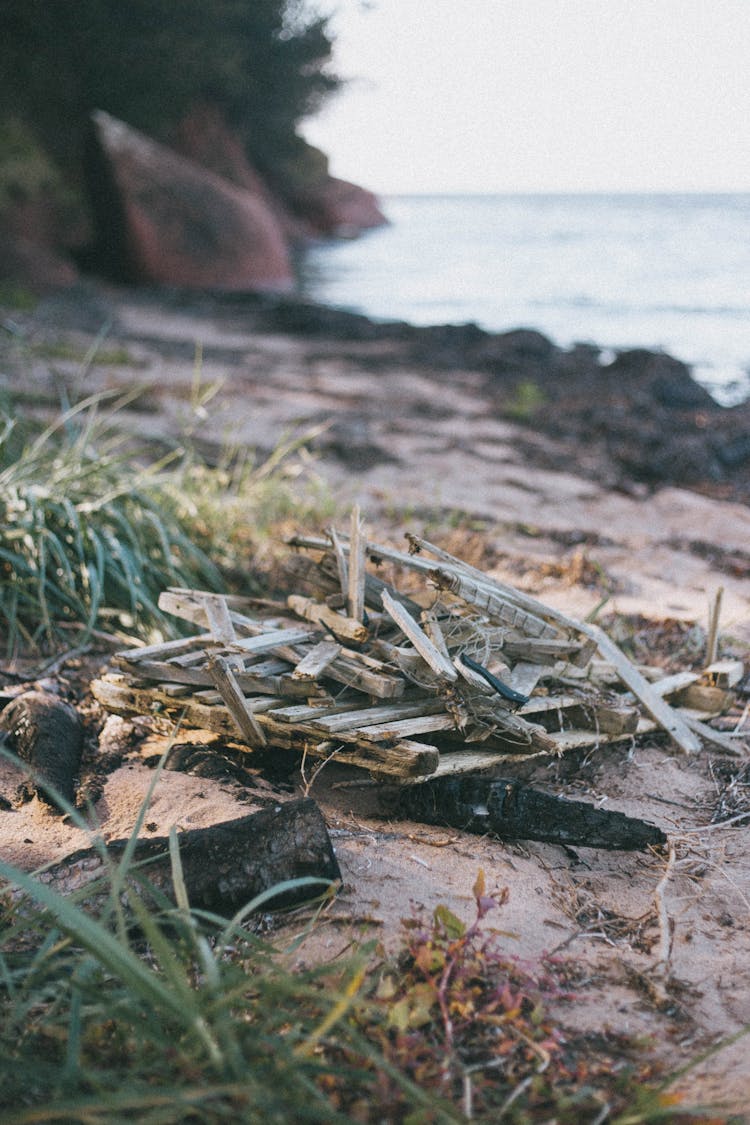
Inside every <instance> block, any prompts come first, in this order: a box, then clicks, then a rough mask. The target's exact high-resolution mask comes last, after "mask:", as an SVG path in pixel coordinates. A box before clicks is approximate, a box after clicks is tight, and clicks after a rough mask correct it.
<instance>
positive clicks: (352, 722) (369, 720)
mask: <svg viewBox="0 0 750 1125" xmlns="http://www.w3.org/2000/svg"><path fill="white" fill-rule="evenodd" d="M441 712H442V713H445V706H444V704H443V703H442V702H441V701H440V700H436V699H434V698H433V699H430V698H427V699H418V700H416V701H414V702H412V703H396V704H393V705H391V706H389V707H358V708H356V709H355V710H351V711H344V712H343V713H339V714H334V715H324V716H321V717H320V718H312V717H311V719H310V721H309V724H308V725H309V726H310V727H311V729H313V730H316V731H323V732H324V733H325V734H338V733H341V732H343V731H347V730H358V729H359V728H360V727H366V726H372V725H373V724H380V723H389V722H395V721H397V720H400V719H415V718H417V717H418V716H422V715H427V714H431V715H436V714H440V713H441Z"/></svg>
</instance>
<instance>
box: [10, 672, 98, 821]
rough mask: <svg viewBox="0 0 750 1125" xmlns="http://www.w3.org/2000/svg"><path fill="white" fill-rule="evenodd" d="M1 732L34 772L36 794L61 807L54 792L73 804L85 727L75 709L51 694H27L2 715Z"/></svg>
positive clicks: (33, 782) (33, 692) (32, 692)
mask: <svg viewBox="0 0 750 1125" xmlns="http://www.w3.org/2000/svg"><path fill="white" fill-rule="evenodd" d="M0 731H5V732H6V745H7V746H8V748H9V749H10V750H12V751H13V753H14V754H17V755H18V757H19V758H20V759H21V761H23V762H26V763H27V764H28V765H29V766H31V768H32V769H33V771H34V777H33V781H32V787H33V789H34V791H35V792H36V794H37V795H38V796H39V797H40V798H41V799H42V800H43V801H45V802H46V803H47V804H49V805H51V806H53V807H58V806H57V802H56V800H55V797H54V794H53V792H52V789H53V790H55V791H56V792H57V793H59V794H60V796H61V797H64V798H65V800H66V801H67V802H68V803H69V804H72V803H73V800H74V797H75V784H76V777H77V775H78V771H79V769H80V765H81V754H82V752H83V724H82V723H81V720H80V718H79V715H78V712H77V711H76V710H75V708H74V707H71V706H70V704H69V703H65V702H64V700H62V699H58V697H57V696H55V695H50V694H48V693H47V692H43V691H27V692H24V693H23V695H19V696H17V697H16V698H15V699H14V700H13V701H12V703H9V704H8V706H7V707H6V708H5V709H4V710H3V711H2V713H0ZM50 787H51V789H50Z"/></svg>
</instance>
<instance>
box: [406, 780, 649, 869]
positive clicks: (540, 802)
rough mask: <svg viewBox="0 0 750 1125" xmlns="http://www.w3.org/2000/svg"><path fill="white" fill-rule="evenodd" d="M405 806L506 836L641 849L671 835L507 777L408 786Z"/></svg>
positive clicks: (425, 816)
mask: <svg viewBox="0 0 750 1125" xmlns="http://www.w3.org/2000/svg"><path fill="white" fill-rule="evenodd" d="M399 807H400V810H401V811H402V812H404V813H408V814H409V815H411V816H414V817H416V818H417V819H419V820H424V821H426V822H427V823H428V824H447V825H451V826H452V827H454V828H461V829H463V830H464V831H466V832H478V833H481V834H482V835H490V836H497V837H499V838H500V839H501V840H543V841H546V842H547V843H552V844H574V845H577V846H579V847H587V848H609V849H612V850H614V849H619V848H622V849H623V850H628V851H632V850H638V849H641V848H646V847H648V846H649V845H651V844H663V843H665V842H666V837H665V835H664V833H663V832H662V831H661V829H660V828H657V827H656V825H653V824H648V823H647V822H646V821H644V820H637V819H635V818H634V817H630V816H625V814H624V813H621V812H611V811H608V810H605V809H597V808H594V806H593V805H588V804H585V803H584V802H583V801H568V800H566V799H565V798H564V797H552V796H550V795H549V794H548V793H541V792H540V791H539V790H538V789H533V788H532V787H531V786H529V785H524V784H522V783H521V782H519V781H515V780H509V779H507V778H486V777H442V778H434V779H432V780H429V781H426V782H424V783H423V784H421V785H415V786H413V787H412V788H410V789H406V790H404V791H403V792H402V793H401V794H400V798H399Z"/></svg>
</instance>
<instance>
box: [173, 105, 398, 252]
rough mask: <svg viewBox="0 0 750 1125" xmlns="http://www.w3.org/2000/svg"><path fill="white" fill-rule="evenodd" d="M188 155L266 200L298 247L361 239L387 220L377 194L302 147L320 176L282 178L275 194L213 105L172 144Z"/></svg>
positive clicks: (194, 116) (191, 118) (184, 124)
mask: <svg viewBox="0 0 750 1125" xmlns="http://www.w3.org/2000/svg"><path fill="white" fill-rule="evenodd" d="M171 141H172V143H173V144H174V147H175V148H176V149H177V150H178V151H179V152H181V153H182V154H183V155H185V156H187V157H189V158H190V159H191V160H194V161H195V162H196V163H198V164H201V165H202V166H203V167H204V168H209V169H210V170H211V171H212V172H216V173H217V174H218V175H220V176H223V177H224V178H225V179H227V180H229V181H230V182H231V183H233V184H236V185H237V186H238V187H241V188H243V189H244V190H245V191H249V192H250V193H251V194H253V195H256V196H258V198H259V199H262V200H263V202H264V204H265V205H266V206H267V207H268V208H269V210H270V211H271V212H272V213H273V215H274V216H275V218H276V220H277V221H278V222H279V224H280V225H281V228H282V230H283V232H284V234H285V235H286V237H287V238H289V239H291V240H292V241H295V242H305V241H309V240H310V239H311V238H319V237H320V236H321V235H323V236H333V237H337V238H355V237H356V236H357V235H359V234H361V233H362V232H363V231H366V230H372V229H373V228H374V227H380V226H383V225H384V224H385V223H386V222H387V219H386V217H385V215H384V214H383V212H382V211H381V209H380V206H379V204H378V200H377V198H376V196H375V195H373V193H372V192H371V191H366V190H365V189H364V188H362V187H359V186H358V185H357V184H352V183H349V182H348V181H347V180H339V179H337V178H336V177H335V176H331V175H329V174H328V170H327V167H328V160H327V158H326V157H325V156H324V154H323V153H321V152H319V151H318V150H317V149H313V148H311V147H310V146H309V145H304V146H302V147H303V148H304V151H305V153H306V154H309V155H310V156H311V157H312V159H311V160H310V163H311V165H313V166H314V167H315V168H316V174H314V175H312V174H308V175H307V176H303V177H302V178H301V181H302V182H301V183H300V178H299V177H298V175H294V176H292V175H290V176H289V177H284V176H279V177H277V178H276V181H275V183H274V189H275V190H271V188H270V187H269V185H268V184H267V183H266V181H265V180H264V179H263V177H262V176H261V175H259V173H258V172H257V170H256V169H255V168H253V166H252V165H251V163H250V161H249V160H248V157H247V154H246V152H245V149H244V146H243V144H242V142H241V141H240V139H239V137H238V136H237V134H236V133H235V132H233V131H232V129H230V128H229V126H228V125H227V123H226V121H225V120H224V117H223V115H222V114H221V112H220V110H219V109H218V108H217V107H216V106H215V105H212V104H211V103H210V102H202V103H199V104H196V105H194V106H193V107H192V108H191V110H190V112H189V113H187V114H186V115H185V117H183V119H182V121H181V122H180V123H179V125H178V126H177V128H176V129H175V131H174V135H173V137H172V138H171Z"/></svg>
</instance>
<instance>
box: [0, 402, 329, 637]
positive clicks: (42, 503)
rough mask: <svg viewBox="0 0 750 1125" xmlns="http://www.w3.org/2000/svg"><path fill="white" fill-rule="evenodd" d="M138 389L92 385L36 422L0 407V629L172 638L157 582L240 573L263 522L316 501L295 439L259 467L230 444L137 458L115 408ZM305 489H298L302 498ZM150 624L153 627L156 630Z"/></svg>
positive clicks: (217, 584)
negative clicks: (214, 454)
mask: <svg viewBox="0 0 750 1125" xmlns="http://www.w3.org/2000/svg"><path fill="white" fill-rule="evenodd" d="M134 397H135V394H132V393H131V394H127V395H120V396H113V395H107V394H101V395H94V396H90V397H89V398H86V399H84V400H83V401H82V402H80V403H78V404H76V405H75V406H72V407H69V408H68V409H65V410H62V411H61V413H60V414H59V415H58V416H57V417H56V418H55V419H54V420H53V421H52V422H51V423H50V424H49V425H47V426H46V427H44V428H42V427H40V426H39V425H38V424H34V423H33V422H31V421H30V420H29V419H28V418H26V419H24V418H21V417H19V415H18V413H17V412H16V411H15V410H13V409H12V407H10V406H8V407H7V408H6V410H5V411H4V412H3V411H0V632H2V633H4V634H5V635H6V636H7V645H6V650H7V651H6V654H5V655H7V656H10V655H11V654H12V653H13V652H14V651H16V650H17V648H18V647H19V645H23V646H27V647H30V648H39V647H42V646H45V645H46V646H48V647H54V646H55V644H58V645H59V643H60V638H61V636H62V633H61V629H63V630H64V629H65V627H70V626H72V625H77V626H81V627H82V628H83V630H84V637H85V635H86V633H90V632H91V630H93V629H94V628H99V629H101V628H105V629H108V630H109V631H117V630H126V631H127V632H128V633H129V634H133V633H137V634H140V635H149V634H150V635H152V636H154V635H162V636H163V635H170V634H171V633H172V632H173V631H174V628H175V624H174V622H173V620H172V619H171V618H165V617H164V616H163V615H162V614H161V612H160V610H159V608H158V598H159V594H160V593H161V591H162V590H163V589H165V588H166V587H167V586H187V587H193V588H201V589H207V590H221V589H226V588H227V584H228V583H230V584H231V580H232V577H234V578H235V579H236V580H237V581H240V580H244V584H245V585H244V588H245V590H247V580H248V572H249V570H250V562H251V560H252V558H253V554H254V550H255V549H257V546H258V543H259V540H260V539H261V538H262V535H263V533H264V531H265V532H267V530H268V528H269V526H270V525H271V524H272V523H274V522H277V521H279V520H280V519H284V518H287V517H290V516H292V515H294V516H295V517H297V518H300V517H302V518H304V516H305V513H308V515H309V514H310V513H311V512H312V511H316V512H320V511H322V510H324V508H325V504H326V499H325V494H324V492H323V491H322V489H318V490H317V491H316V490H315V489H314V488H310V489H308V490H307V492H304V491H303V490H300V489H299V482H298V479H297V478H298V476H299V474H300V472H301V471H304V469H305V463H304V449H303V448H302V447H303V444H304V443H302V442H296V443H295V442H291V441H290V442H286V443H284V444H282V445H281V446H280V447H279V448H278V449H277V450H276V451H275V452H274V454H272V456H271V457H270V458H269V459H268V460H267V461H266V462H265V463H263V464H261V465H256V464H255V463H254V462H253V461H252V460H251V459H250V458H249V457H248V456H246V455H245V456H240V455H239V453H238V452H237V451H234V452H227V453H225V454H224V455H223V456H222V457H221V458H220V461H219V463H218V464H215V465H211V464H209V463H208V462H207V461H206V460H205V459H203V458H202V457H201V456H200V455H199V454H198V452H197V450H196V448H195V446H194V444H193V443H191V442H190V441H188V442H187V443H186V444H185V445H183V446H182V447H179V448H177V449H174V450H173V451H172V452H171V453H169V454H168V455H167V456H165V457H163V458H161V459H160V460H156V461H154V460H153V459H151V460H149V459H147V458H144V457H141V458H136V457H135V456H134V452H133V442H132V440H131V441H130V442H128V441H127V440H126V438H125V436H124V433H123V427H122V425H121V424H120V415H121V411H123V410H124V409H125V408H126V407H127V405H128V404H129V403H130V402H131V401H132V399H133V398H134ZM303 496H305V497H306V499H302V497H303ZM154 630H156V631H157V632H156V633H155V632H154Z"/></svg>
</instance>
